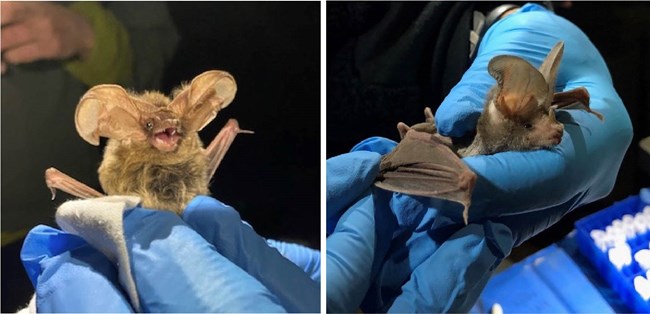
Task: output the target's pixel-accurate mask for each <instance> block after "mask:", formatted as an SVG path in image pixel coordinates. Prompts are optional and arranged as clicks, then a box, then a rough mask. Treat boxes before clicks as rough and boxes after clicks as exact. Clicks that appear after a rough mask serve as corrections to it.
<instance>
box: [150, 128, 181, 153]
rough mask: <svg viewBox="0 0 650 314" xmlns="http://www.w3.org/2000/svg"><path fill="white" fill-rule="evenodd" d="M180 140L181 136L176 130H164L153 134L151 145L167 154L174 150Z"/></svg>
mask: <svg viewBox="0 0 650 314" xmlns="http://www.w3.org/2000/svg"><path fill="white" fill-rule="evenodd" d="M180 138H181V134H180V133H179V132H178V130H177V129H176V128H166V129H163V130H162V131H160V132H156V133H154V135H153V142H152V143H151V144H152V145H153V146H154V147H155V148H157V149H158V150H161V151H164V152H169V151H172V150H174V149H176V146H177V145H178V140H180Z"/></svg>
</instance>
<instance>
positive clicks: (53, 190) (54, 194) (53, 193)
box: [50, 188, 56, 201]
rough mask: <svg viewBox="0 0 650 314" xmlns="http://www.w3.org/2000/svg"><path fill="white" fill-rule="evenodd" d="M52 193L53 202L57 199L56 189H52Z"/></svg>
mask: <svg viewBox="0 0 650 314" xmlns="http://www.w3.org/2000/svg"><path fill="white" fill-rule="evenodd" d="M50 192H51V193H52V199H51V200H52V201H53V200H54V199H55V198H56V189H55V188H50Z"/></svg>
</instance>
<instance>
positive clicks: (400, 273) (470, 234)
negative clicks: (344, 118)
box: [327, 5, 632, 312]
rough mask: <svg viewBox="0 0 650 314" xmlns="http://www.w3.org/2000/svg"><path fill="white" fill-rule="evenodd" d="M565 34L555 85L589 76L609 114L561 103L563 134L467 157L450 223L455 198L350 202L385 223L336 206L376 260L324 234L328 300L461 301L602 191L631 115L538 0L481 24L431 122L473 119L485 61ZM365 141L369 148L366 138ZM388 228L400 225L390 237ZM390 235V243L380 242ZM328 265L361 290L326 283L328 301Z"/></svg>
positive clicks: (430, 306) (462, 123)
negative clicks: (468, 181)
mask: <svg viewBox="0 0 650 314" xmlns="http://www.w3.org/2000/svg"><path fill="white" fill-rule="evenodd" d="M560 40H563V41H564V43H565V51H564V58H563V60H562V64H561V66H560V69H559V75H558V80H557V87H558V90H569V89H572V88H576V87H580V86H583V87H586V88H587V89H588V90H589V93H590V94H591V107H592V108H593V109H594V110H597V111H599V112H600V113H602V114H603V115H604V116H605V121H604V122H600V121H599V120H598V119H597V118H596V117H595V116H593V115H591V114H589V113H587V112H583V111H580V110H575V111H561V112H558V113H557V118H558V120H559V121H561V122H563V123H564V124H565V133H564V135H563V138H562V142H561V144H560V145H558V146H557V147H554V148H552V149H549V150H537V151H530V152H504V153H499V154H494V155H491V156H475V157H470V158H465V162H466V163H467V164H468V166H469V167H470V168H471V169H472V170H473V171H474V172H476V173H477V175H478V180H477V183H476V187H475V189H474V193H473V198H472V205H471V208H470V210H469V216H470V217H469V219H470V224H469V225H467V226H462V225H460V224H458V223H457V221H459V220H458V218H459V217H460V216H459V215H456V217H454V212H453V211H458V209H459V206H453V204H450V203H449V202H444V201H438V200H435V199H431V200H427V199H423V198H416V197H408V196H405V195H401V194H393V196H392V197H389V198H384V199H382V200H381V202H378V200H380V198H378V197H377V195H378V194H377V192H374V193H375V195H374V196H369V195H368V194H364V195H362V196H360V200H358V202H356V203H352V204H354V205H352V206H351V207H350V210H353V212H354V213H363V212H364V210H366V212H368V213H373V211H374V213H375V215H377V214H378V213H381V212H383V211H386V210H388V211H391V212H392V213H393V214H394V217H395V220H396V222H395V225H394V226H393V228H390V226H380V225H379V223H378V222H376V221H370V222H369V223H367V221H364V220H363V219H354V220H353V219H351V217H354V214H353V213H350V214H348V213H347V212H346V214H345V215H343V216H341V220H339V221H338V223H339V224H341V223H342V222H344V223H345V224H346V228H344V229H342V230H340V231H346V232H347V233H348V234H352V232H351V231H352V230H354V231H355V232H358V233H360V234H361V235H356V236H355V237H350V238H353V239H358V240H359V241H361V242H363V244H365V246H364V245H357V249H358V248H359V247H361V248H364V247H365V248H366V250H365V251H364V252H365V253H366V256H369V257H370V258H372V259H371V260H370V261H368V260H365V261H359V260H358V259H355V258H354V257H353V256H352V255H353V254H355V252H353V250H347V249H346V248H345V247H344V246H340V245H330V240H329V239H328V245H327V246H328V254H327V256H328V306H329V304H330V303H331V304H334V305H336V306H337V307H336V308H335V310H339V309H342V310H344V311H346V310H347V311H350V310H354V309H356V307H357V306H359V304H363V308H364V310H366V311H398V312H412V311H423V312H442V311H453V312H459V311H460V312H462V311H468V310H469V308H470V307H471V306H472V305H473V303H474V302H475V300H476V298H478V296H479V295H480V292H481V290H482V289H483V287H484V286H485V284H486V282H487V280H488V278H489V276H490V273H491V272H492V271H493V270H494V268H495V267H496V266H497V265H498V264H499V262H500V261H501V260H502V259H503V258H504V257H505V256H507V255H508V254H509V253H510V250H511V249H512V247H514V246H516V245H519V244H520V243H521V242H523V241H525V240H526V239H528V238H530V237H531V236H533V235H535V234H537V233H539V232H541V231H542V230H544V229H546V228H548V227H549V226H550V225H552V224H554V223H555V222H557V221H558V220H559V219H560V218H562V217H563V216H564V215H565V214H566V213H567V212H569V211H571V210H573V209H575V208H576V207H578V206H580V205H582V204H585V203H588V202H592V201H594V200H596V199H598V198H601V197H604V196H605V195H607V194H608V193H609V191H610V190H611V188H612V186H613V184H614V180H615V177H616V173H617V171H616V169H617V168H618V167H619V166H620V163H621V160H622V158H623V155H624V153H625V150H626V149H627V147H628V145H629V143H630V140H631V137H632V135H631V124H630V121H629V117H628V116H627V112H626V111H625V108H624V106H623V104H622V102H621V100H620V98H619V97H618V95H617V94H616V91H615V90H614V87H613V84H612V82H611V78H610V75H609V72H608V70H607V67H606V65H605V63H604V61H603V59H602V57H601V56H600V54H599V53H598V51H597V50H596V48H595V47H594V46H593V44H591V42H589V40H588V38H587V37H586V36H585V35H584V34H583V33H582V32H581V31H580V30H579V29H578V28H577V27H576V26H575V25H573V24H571V23H570V22H568V21H566V20H564V19H563V18H561V17H558V16H556V15H554V14H553V13H551V12H549V11H547V10H545V9H543V8H542V7H540V6H537V5H526V6H524V7H523V8H522V9H521V10H519V11H518V12H515V13H513V14H511V15H509V16H507V17H506V18H504V19H503V20H501V21H499V22H497V23H496V24H494V25H493V26H492V27H491V28H490V29H489V30H488V32H487V33H486V35H485V37H484V39H483V41H482V43H481V46H480V47H479V51H478V56H477V58H476V60H475V61H474V63H473V64H472V66H471V67H470V69H469V70H468V71H467V72H466V73H465V75H464V76H463V78H462V80H461V82H459V83H458V85H456V87H455V88H454V89H453V90H452V91H451V93H450V94H449V96H448V97H447V98H446V99H445V101H444V102H443V104H442V105H441V106H440V108H439V109H438V112H437V113H436V125H437V127H438V131H439V132H440V133H441V134H443V135H448V136H461V135H463V134H465V133H466V132H467V131H470V130H472V129H474V128H475V126H476V121H477V119H478V116H479V115H480V111H481V110H482V108H483V104H484V102H485V97H486V94H487V92H488V91H489V89H490V88H491V87H492V86H493V85H494V84H495V81H494V79H493V78H492V77H491V76H490V75H489V74H488V72H487V64H488V62H489V60H490V59H491V58H492V57H494V56H496V55H502V54H510V55H518V56H521V57H523V58H524V59H527V60H528V61H531V62H532V63H533V64H534V65H539V64H541V62H542V60H543V59H544V57H545V56H546V54H547V53H548V51H549V50H550V48H551V47H552V46H553V45H555V44H556V43H557V42H558V41H560ZM371 141H376V139H375V140H371ZM364 146H366V147H368V148H370V150H373V148H372V145H368V141H366V143H365V144H364ZM380 146H381V147H382V148H380V149H378V151H382V152H381V153H380V154H384V152H383V151H385V148H384V146H385V145H384V144H382V145H380ZM328 166H329V164H328ZM366 172H368V171H366ZM357 174H358V173H357ZM357 174H355V173H350V174H349V176H351V177H354V175H357ZM328 190H329V178H328ZM370 200H372V203H371V202H370ZM328 201H329V200H328ZM386 207H388V209H386ZM369 208H372V210H373V211H369ZM329 209H330V208H329V206H328V217H329V215H330V214H329ZM441 213H444V214H442V215H441ZM450 213H451V214H450ZM365 217H372V216H367V215H366V216H365ZM376 217H377V216H375V217H374V218H375V220H376ZM343 218H347V219H346V220H343ZM450 218H451V219H450ZM350 226H353V227H350ZM336 228H337V229H338V228H339V226H338V225H337V226H336ZM390 232H394V233H395V234H394V235H391V236H388V235H387V234H389V233H390ZM340 235H345V233H341V234H340ZM379 237H388V238H389V241H390V242H391V243H389V244H386V243H381V242H380V241H378V240H377V239H378V238H379ZM365 239H368V241H366V240H365ZM341 242H343V241H341ZM375 245H377V247H375ZM387 245H390V247H389V248H388V249H386V248H383V247H385V246H387ZM382 246H383V247H382ZM382 250H383V251H382ZM330 251H332V253H330ZM330 255H334V256H336V258H337V260H338V261H339V263H338V264H340V265H341V268H342V269H341V270H336V269H332V270H330V267H329V266H330V263H329V261H330V260H331V258H330ZM362 270H363V271H365V272H361V271H362ZM330 271H339V272H340V273H341V274H344V275H345V276H342V277H348V278H354V277H356V276H358V274H361V276H360V277H361V278H362V280H365V281H364V282H362V283H358V282H356V281H352V283H353V284H352V287H349V288H347V289H349V290H352V292H351V294H349V295H348V296H350V295H353V294H354V293H355V292H354V291H355V289H362V290H363V292H362V293H358V292H357V293H356V295H360V297H355V298H354V299H353V298H347V299H346V298H345V297H341V296H339V295H337V294H336V293H332V294H331V295H332V298H331V299H332V300H330V280H329V278H330ZM346 272H347V273H346ZM357 272H359V273H357ZM332 278H335V279H338V278H337V277H332ZM344 279H345V278H344ZM343 281H344V280H341V282H343ZM355 285H356V286H355ZM338 286H339V287H343V283H341V284H340V285H338ZM340 294H341V295H342V294H343V293H340ZM364 295H365V297H364ZM360 298H363V302H361V300H360Z"/></svg>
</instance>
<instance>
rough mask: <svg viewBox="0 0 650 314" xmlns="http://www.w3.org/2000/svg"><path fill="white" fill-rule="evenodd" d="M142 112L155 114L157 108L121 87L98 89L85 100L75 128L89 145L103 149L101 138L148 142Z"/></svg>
mask: <svg viewBox="0 0 650 314" xmlns="http://www.w3.org/2000/svg"><path fill="white" fill-rule="evenodd" d="M142 110H148V111H153V110H155V108H154V107H153V105H150V104H147V103H145V102H142V101H140V100H138V99H135V98H133V97H131V95H129V93H128V92H127V91H125V90H124V89H123V88H122V87H120V86H118V85H110V84H106V85H98V86H95V87H93V88H91V89H90V90H88V91H87V92H86V94H84V95H83V96H82V97H81V100H80V101H79V104H78V105H77V110H76V112H75V125H76V127H77V132H79V135H80V136H81V137H82V138H83V139H84V140H86V142H88V143H90V144H93V145H95V146H97V145H99V137H100V136H102V137H107V138H113V139H120V140H122V139H127V138H128V139H134V140H145V139H146V137H147V134H146V131H145V129H144V126H143V125H141V124H142V121H140V120H141V115H142V114H141V112H142Z"/></svg>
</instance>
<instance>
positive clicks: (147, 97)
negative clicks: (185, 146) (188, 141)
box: [136, 92, 185, 153]
mask: <svg viewBox="0 0 650 314" xmlns="http://www.w3.org/2000/svg"><path fill="white" fill-rule="evenodd" d="M136 97H137V96H136ZM139 98H140V99H141V100H142V101H143V102H145V103H150V104H153V105H154V106H155V107H156V108H155V110H154V111H153V112H147V111H144V110H143V111H142V117H141V118H140V120H141V121H140V125H141V127H142V128H143V131H144V132H146V134H147V142H148V143H149V144H150V145H151V146H152V147H154V148H155V149H157V150H158V151H160V152H163V153H168V152H174V151H176V150H177V148H178V145H179V144H180V142H181V141H182V139H183V137H184V136H185V133H184V131H183V127H182V124H181V117H179V116H178V114H177V113H175V112H173V111H172V110H170V109H169V108H168V107H169V103H170V100H169V99H168V98H167V97H165V96H164V95H162V94H160V93H157V92H147V93H145V94H143V95H142V96H140V97H139Z"/></svg>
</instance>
